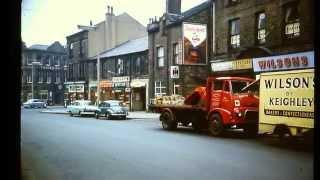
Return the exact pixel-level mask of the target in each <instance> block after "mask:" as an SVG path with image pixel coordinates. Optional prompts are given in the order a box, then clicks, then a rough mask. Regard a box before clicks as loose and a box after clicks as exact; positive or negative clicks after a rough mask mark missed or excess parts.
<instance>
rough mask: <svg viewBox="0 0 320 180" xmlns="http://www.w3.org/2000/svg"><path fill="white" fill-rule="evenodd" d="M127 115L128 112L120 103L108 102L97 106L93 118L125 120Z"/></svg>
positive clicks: (115, 101)
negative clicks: (102, 117)
mask: <svg viewBox="0 0 320 180" xmlns="http://www.w3.org/2000/svg"><path fill="white" fill-rule="evenodd" d="M128 114H129V113H128V110H127V109H126V108H125V107H124V106H123V105H122V103H121V101H117V100H108V101H104V102H102V103H100V104H99V106H98V109H97V111H96V113H95V117H96V118H97V119H99V117H101V116H104V117H106V119H111V118H121V119H127V116H128Z"/></svg>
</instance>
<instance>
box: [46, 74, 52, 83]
mask: <svg viewBox="0 0 320 180" xmlns="http://www.w3.org/2000/svg"><path fill="white" fill-rule="evenodd" d="M47 83H51V76H50V72H49V71H47Z"/></svg>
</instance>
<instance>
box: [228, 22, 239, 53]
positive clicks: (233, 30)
mask: <svg viewBox="0 0 320 180" xmlns="http://www.w3.org/2000/svg"><path fill="white" fill-rule="evenodd" d="M229 26H230V27H229V32H230V47H231V48H238V47H240V19H234V20H231V21H230V24H229Z"/></svg>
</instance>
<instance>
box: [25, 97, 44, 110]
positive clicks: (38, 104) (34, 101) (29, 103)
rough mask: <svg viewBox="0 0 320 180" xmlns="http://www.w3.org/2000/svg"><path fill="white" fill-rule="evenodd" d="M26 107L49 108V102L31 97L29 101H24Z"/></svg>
mask: <svg viewBox="0 0 320 180" xmlns="http://www.w3.org/2000/svg"><path fill="white" fill-rule="evenodd" d="M23 107H24V108H47V103H45V102H43V101H42V100H40V99H29V100H28V101H27V102H25V103H23Z"/></svg>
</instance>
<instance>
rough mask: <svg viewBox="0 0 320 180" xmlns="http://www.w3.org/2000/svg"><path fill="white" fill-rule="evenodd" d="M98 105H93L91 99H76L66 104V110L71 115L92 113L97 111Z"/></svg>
mask: <svg viewBox="0 0 320 180" xmlns="http://www.w3.org/2000/svg"><path fill="white" fill-rule="evenodd" d="M97 109H98V107H97V106H95V105H94V104H93V103H92V102H91V101H88V100H77V101H74V102H72V103H71V105H69V106H67V111H68V112H69V114H70V116H73V115H79V116H82V115H85V114H88V115H94V114H95V112H96V111H97Z"/></svg>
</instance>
